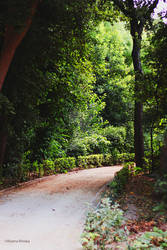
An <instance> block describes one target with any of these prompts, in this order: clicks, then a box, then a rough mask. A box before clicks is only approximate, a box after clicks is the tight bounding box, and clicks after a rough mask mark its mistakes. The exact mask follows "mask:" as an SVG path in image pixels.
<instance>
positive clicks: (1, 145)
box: [0, 0, 40, 165]
mask: <svg viewBox="0 0 167 250" xmlns="http://www.w3.org/2000/svg"><path fill="white" fill-rule="evenodd" d="M39 1H40V0H33V1H32V5H31V6H30V14H29V16H28V17H27V20H26V22H25V24H24V26H23V29H22V31H21V32H19V31H18V30H16V29H15V27H14V26H12V25H7V26H6V30H5V36H4V43H3V46H2V50H1V56H0V91H1V90H2V87H3V84H4V81H5V78H6V75H7V73H8V70H9V67H10V64H11V62H12V60H13V57H14V54H15V51H16V49H17V47H18V46H19V45H20V43H21V42H22V40H23V38H24V37H25V35H26V33H27V31H28V30H29V28H30V26H31V23H32V19H33V16H34V14H35V11H36V8H37V6H38V3H39ZM11 13H12V11H11ZM12 14H14V13H12ZM0 120H1V124H0V165H2V164H3V161H4V157H5V151H6V145H7V131H6V125H5V121H4V120H3V119H0Z"/></svg>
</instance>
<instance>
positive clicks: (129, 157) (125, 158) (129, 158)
mask: <svg viewBox="0 0 167 250" xmlns="http://www.w3.org/2000/svg"><path fill="white" fill-rule="evenodd" d="M134 158H135V154H134V153H122V154H118V155H117V159H116V163H117V164H119V163H125V162H134Z"/></svg>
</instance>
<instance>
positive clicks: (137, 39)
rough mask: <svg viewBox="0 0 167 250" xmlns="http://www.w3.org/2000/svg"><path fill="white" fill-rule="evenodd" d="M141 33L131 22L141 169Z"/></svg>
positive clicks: (137, 151) (137, 153) (136, 136)
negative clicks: (139, 95) (139, 96)
mask: <svg viewBox="0 0 167 250" xmlns="http://www.w3.org/2000/svg"><path fill="white" fill-rule="evenodd" d="M142 31H143V26H142V25H140V26H139V24H138V22H137V21H136V20H133V21H131V35H132V39H133V50H132V59H133V67H134V71H135V110H134V149H135V162H136V166H138V167H141V168H143V163H144V137H143V128H142V124H143V105H142V102H141V101H140V98H138V94H139V92H140V86H139V84H140V82H141V81H142V78H143V71H142V66H141V59H140V49H141V40H142V37H141V34H142ZM138 99H139V100H138Z"/></svg>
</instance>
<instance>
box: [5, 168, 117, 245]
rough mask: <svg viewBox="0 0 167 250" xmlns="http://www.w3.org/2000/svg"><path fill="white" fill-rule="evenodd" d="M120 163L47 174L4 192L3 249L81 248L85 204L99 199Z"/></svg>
mask: <svg viewBox="0 0 167 250" xmlns="http://www.w3.org/2000/svg"><path fill="white" fill-rule="evenodd" d="M120 169H121V167H120V166H114V167H103V168H96V169H89V170H81V171H76V172H71V173H68V174H62V175H57V176H49V177H44V178H42V179H41V180H36V181H33V182H31V183H30V184H29V185H25V186H23V187H20V188H15V189H13V190H10V191H4V192H1V196H0V249H1V250H17V249H20V250H79V249H82V248H81V245H80V243H79V239H80V234H81V232H82V229H83V223H84V220H85V214H86V210H87V205H86V203H87V202H89V203H92V202H97V201H98V198H99V196H100V190H101V188H102V187H103V186H104V185H105V184H106V183H107V182H109V181H110V180H112V178H113V176H114V174H115V173H116V172H117V171H119V170H120Z"/></svg>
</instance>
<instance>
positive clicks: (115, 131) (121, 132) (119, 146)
mask: <svg viewBox="0 0 167 250" xmlns="http://www.w3.org/2000/svg"><path fill="white" fill-rule="evenodd" d="M101 134H102V135H103V136H105V137H106V138H107V140H108V141H109V142H110V145H109V152H110V153H111V154H112V152H114V151H117V152H118V153H122V152H124V147H125V138H126V129H125V128H124V127H114V126H107V127H105V128H104V129H103V130H101Z"/></svg>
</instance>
